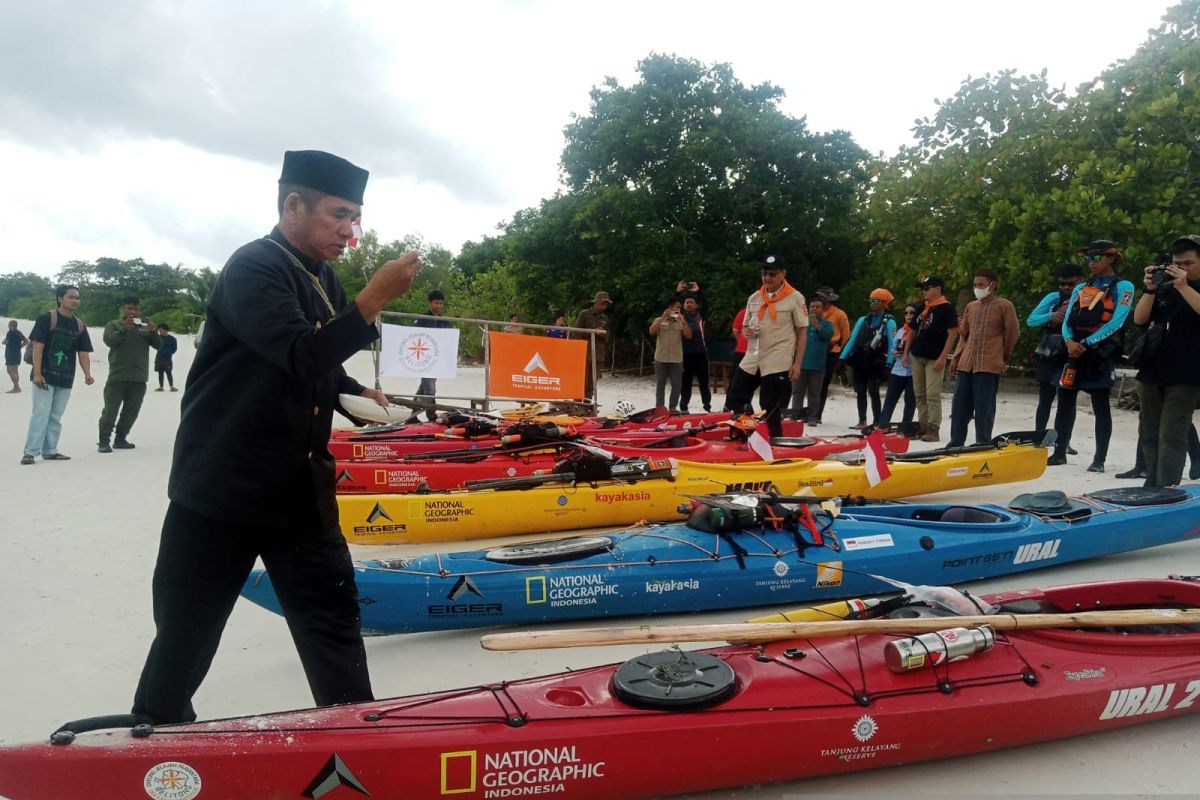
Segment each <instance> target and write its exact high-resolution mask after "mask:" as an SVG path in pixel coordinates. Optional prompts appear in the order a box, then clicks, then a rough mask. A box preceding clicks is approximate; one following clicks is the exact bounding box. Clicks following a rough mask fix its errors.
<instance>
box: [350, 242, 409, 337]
mask: <svg viewBox="0 0 1200 800" xmlns="http://www.w3.org/2000/svg"><path fill="white" fill-rule="evenodd" d="M420 271H421V256H420V254H419V253H418V252H417V251H416V250H412V251H410V252H408V253H405V254H404V255H402V256H400V257H399V258H397V259H393V260H392V261H388V262H385V263H384V264H383V266H381V267H380V268H379V269H378V270H376V271H375V274H374V275H372V276H371V279H370V280H369V281H367V285H366V286H364V287H363V290H362V291H361V292H359V293H358V297H356V298H354V304H355V305H357V306H358V310H359V312H360V313H361V314H362V315H363V319H365V320H366V321H367V322H374V321H375V318H376V317H378V316H379V312H380V311H382V310H383V307H384V306H385V305H387V304H388V303H389V302H391V301H392V300H394V299H395V298H397V297H399V296H401V295H403V294H406V293H407V292H408V290H409V289H411V288H412V285H413V280H414V279H415V278H416V277H417V273H418V272H420Z"/></svg>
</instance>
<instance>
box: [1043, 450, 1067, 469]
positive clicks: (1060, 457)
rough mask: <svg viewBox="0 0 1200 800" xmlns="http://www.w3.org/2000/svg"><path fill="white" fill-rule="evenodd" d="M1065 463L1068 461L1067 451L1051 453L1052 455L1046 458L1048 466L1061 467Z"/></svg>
mask: <svg viewBox="0 0 1200 800" xmlns="http://www.w3.org/2000/svg"><path fill="white" fill-rule="evenodd" d="M1065 463H1067V454H1066V453H1051V454H1050V457H1049V458H1047V459H1046V466H1048V467H1061V466H1062V465H1063V464H1065Z"/></svg>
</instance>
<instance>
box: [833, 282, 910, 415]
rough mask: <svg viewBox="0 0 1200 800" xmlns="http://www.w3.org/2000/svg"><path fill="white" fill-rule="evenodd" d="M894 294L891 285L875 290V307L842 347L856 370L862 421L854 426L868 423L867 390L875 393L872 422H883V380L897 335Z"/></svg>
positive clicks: (856, 323)
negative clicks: (892, 310) (881, 396)
mask: <svg viewBox="0 0 1200 800" xmlns="http://www.w3.org/2000/svg"><path fill="white" fill-rule="evenodd" d="M894 299H895V298H894V296H893V295H892V293H891V292H889V291H888V290H887V289H882V288H880V289H875V290H873V291H872V292H871V296H870V304H871V311H870V312H869V313H867V314H864V315H863V316H861V317H859V318H858V321H857V322H855V323H854V330H852V331H851V332H850V338H849V339H847V340H846V346H845V347H843V348H842V355H841V360H842V361H845V362H846V363H848V364H849V365H850V367H851V369H853V370H854V394H855V396H856V397H857V399H858V424H857V425H851V426H850V427H851V428H856V429H858V430H862V429H863V428H865V427H867V394H868V393H869V394H870V396H871V422H872V424H877V423H878V422H879V411H880V405H881V404H880V401H879V384H880V383H881V382H882V381H885V380H887V374H888V370H890V369H891V367H892V338H893V337H895V335H896V320H895V319H893V318H892V315H891V314H889V313H888V306H889V305H891V302H892V300H894Z"/></svg>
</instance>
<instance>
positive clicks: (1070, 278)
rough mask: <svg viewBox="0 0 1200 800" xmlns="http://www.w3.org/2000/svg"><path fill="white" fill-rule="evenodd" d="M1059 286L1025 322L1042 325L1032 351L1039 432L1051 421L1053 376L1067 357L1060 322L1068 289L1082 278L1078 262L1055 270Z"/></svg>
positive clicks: (1064, 315)
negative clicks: (1035, 346)
mask: <svg viewBox="0 0 1200 800" xmlns="http://www.w3.org/2000/svg"><path fill="white" fill-rule="evenodd" d="M1057 274H1058V289H1056V290H1055V291H1053V292H1049V293H1048V294H1047V295H1046V296H1045V297H1043V298H1042V300H1041V302H1040V303H1038V304H1037V307H1036V308H1034V309H1033V311H1031V312H1030V314H1029V318H1028V319H1027V320H1025V324H1026V325H1028V326H1029V327H1031V328H1036V327H1039V326H1041V325H1045V326H1046V328H1045V330H1044V331H1043V333H1042V339H1041V341H1040V342H1038V346H1037V350H1035V351H1034V362H1033V364H1034V377H1035V378H1036V379H1037V384H1038V404H1037V413H1036V414H1035V415H1034V427H1035V428H1036V430H1037V432H1038V433H1039V434H1044V433H1045V432H1046V427H1047V425H1048V424H1049V422H1050V408H1051V406H1053V405H1054V396H1055V394H1057V393H1058V383H1057V380H1056V378H1057V377H1058V373H1059V371H1060V370H1061V369H1062V365H1063V363H1064V362H1066V360H1067V346H1066V344H1065V343H1064V342H1063V336H1062V325H1063V320H1064V319H1065V318H1066V316H1067V301H1068V300H1070V299H1071V292H1072V291H1073V290H1074V289H1075V286H1076V285H1077V284H1078V283H1079V282H1080V281H1081V280H1083V270H1082V269H1080V267H1079V265H1078V264H1063V265H1062V266H1060V267H1059V268H1058V270H1057Z"/></svg>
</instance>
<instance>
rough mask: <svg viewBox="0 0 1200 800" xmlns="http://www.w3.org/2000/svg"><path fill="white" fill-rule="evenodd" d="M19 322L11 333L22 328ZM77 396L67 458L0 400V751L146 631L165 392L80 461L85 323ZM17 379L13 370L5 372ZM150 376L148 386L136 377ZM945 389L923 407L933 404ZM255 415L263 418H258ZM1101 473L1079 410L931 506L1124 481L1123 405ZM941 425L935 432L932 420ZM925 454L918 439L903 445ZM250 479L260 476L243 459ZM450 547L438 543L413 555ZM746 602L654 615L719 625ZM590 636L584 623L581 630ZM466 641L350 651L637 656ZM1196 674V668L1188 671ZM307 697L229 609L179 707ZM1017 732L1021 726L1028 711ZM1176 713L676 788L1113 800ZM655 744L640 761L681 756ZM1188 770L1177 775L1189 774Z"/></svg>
mask: <svg viewBox="0 0 1200 800" xmlns="http://www.w3.org/2000/svg"><path fill="white" fill-rule="evenodd" d="M29 328H30V325H29V324H28V323H23V324H22V330H24V331H25V332H26V333H28V330H29ZM92 337H93V341H94V343H95V345H96V348H97V352H96V353H94V354H93V363H94V374H95V377H96V384H95V385H94V386H90V387H89V386H85V385H83V381H82V378H80V379H79V380H78V381H77V384H76V387H75V389H74V391H73V393H72V397H71V401H70V405H69V407H68V409H67V412H66V416H65V419H64V432H63V437H62V441H61V443H60V448H61V451H62V452H64V453H66V454H68V455H70V456H71V460H70V461H61V462H43V461H41V460H40V459H39V460H38V462H37V463H36V464H35V465H33V466H21V465H20V464H19V463H18V461H19V459H20V456H21V448H22V443H23V442H24V438H25V432H26V426H27V424H28V420H29V409H30V393H31V392H32V391H34V389H33V388H32V387H31V386H30V385H29V382H28V378H27V377H26V376H25V375H23V377H22V384H23V386H24V392H23V393H22V394H16V395H7V394H6V395H0V403H2V404H3V406H2V407H3V415H4V417H5V419H6V422H5V424H4V425H3V430H2V431H0V437H2V438H0V453H4V454H5V457H4V458H2V459H0V485H2V486H3V493H2V495H0V496H2V497H3V507H4V515H5V517H6V519H7V524H6V526H5V533H4V537H3V538H4V541H5V548H4V557H3V559H0V608H3V614H2V615H0V643H2V647H3V653H4V658H3V659H0V685H3V686H5V687H7V689H6V690H5V692H4V700H3V705H2V708H3V713H0V741H3V742H5V743H13V742H19V741H28V740H37V739H42V738H44V737H46V736H47V735H48V734H49V733H50V732H51V731H52V730H54V728H55V727H56V726H57V725H58V724H59V723H61V722H63V721H65V720H68V719H75V718H79V717H85V716H91V715H97V714H107V713H121V712H125V711H128V710H129V706H130V702H131V698H132V695H133V690H134V686H135V684H136V682H137V678H138V673H139V671H140V669H141V666H142V661H143V659H144V657H145V655H146V650H147V647H148V646H149V644H150V640H151V637H152V635H153V623H152V619H151V605H150V579H151V573H152V570H153V566H154V560H155V555H156V553H157V547H158V536H159V530H160V526H161V523H162V518H163V514H164V511H165V509H166V507H167V496H166V483H167V474H168V471H169V469H170V461H171V449H172V444H173V440H174V434H175V428H176V425H177V422H178V418H179V402H180V399H181V398H182V397H183V393H182V391H181V392H179V393H174V394H172V393H169V392H163V393H157V392H154V391H153V384H152V387H151V391H150V392H148V393H147V395H146V400H145V404H144V406H143V408H142V412H141V417H140V418H139V420H138V422H137V425H136V426H135V427H134V429H133V431H132V432H131V434H130V437H129V438H130V440H131V441H133V442H135V443H136V445H137V449H136V450H131V451H118V452H114V453H111V454H99V453H97V452H96V438H97V431H96V428H97V420H98V418H99V414H100V408H101V405H102V403H101V389H102V386H103V383H104V380H105V377H106V374H107V366H106V359H105V353H104V346H103V343H102V342H101V337H100V331H99V330H93V331H92ZM179 338H180V348H179V354H178V356H177V359H176V368H175V371H176V375H177V384H179V385H180V386H182V384H183V383H184V381H185V379H186V374H187V370H188V367H189V365H190V363H191V359H192V356H193V353H194V351H193V348H192V345H191V342H190V340H189V339H188V338H187V337H185V336H181V337H179ZM347 368H348V369H349V370H350V372H351V373H352V374H354V375H355V376H356V377H357V378H358V379H359V380H361V381H363V382H364V383H368V382H369V381H370V379H371V375H372V368H371V362H370V359H369V357H368V356H367V355H366V354H360V355H358V356H356V357H355V358H354V359H353V360H352V361H351V362H350V363H349V364H348V365H347ZM22 372H23V373H26V375H27V368H23V369H22ZM151 379H152V381H153V379H154V376H153V373H152V374H151ZM414 386H415V381H412V382H405V381H386V380H385V382H384V388H385V390H388V391H394V392H411V391H412V390H413V388H414ZM481 388H482V372H481V370H478V369H466V370H463V371H462V373H461V375H460V377H459V378H458V379H456V380H453V381H450V380H443V381H439V389H440V391H441V393H442V394H444V395H474V394H479V393H480V390H481ZM600 399H601V402H602V410H608V409H611V408H612V406H613V404H614V403H615V402H616V401H617V400H620V399H628V400H631V401H633V403H634V405H635V406H637V407H638V408H645V407H648V406H650V405H653V403H652V399H653V383H652V377H650V376H647V377H645V378H641V379H639V378H617V379H605V380H603V381H602V382H601V386H600ZM949 399H950V398H949V395H948V394H947V395H945V397H944V398H943V407H944V409H945V411H946V412H948V411H949ZM1035 403H1036V396H1035V395H1034V394H1032V393H1030V392H1021V391H1014V390H1009V389H1006V390H1005V391H1004V392H1003V393H1002V396H1001V398H1000V402H999V408H998V417H997V421H996V426H995V430H996V432H997V433H1000V432H1003V431H1006V430H1027V429H1030V428H1032V427H1033V415H1034V406H1035ZM265 411H266V412H267V413H269V409H268V410H265ZM854 417H855V409H854V401H853V396H852V395H851V394H849V393H848V392H846V391H845V390H836V391H835V394H834V396H832V397H831V398H830V402H829V406H828V408H827V410H826V413H825V415H824V418H825V421H826V422H825V424H824V425H823V426H821V427H820V428H817V429H814V430H813V431H811V432H812V433H814V434H833V433H842V432H845V431H847V430H848V428H847V426H848V425H849V423H851V422H853V421H854ZM1113 417H1114V434H1113V440H1112V447H1111V451H1110V455H1109V459H1108V473H1107V474H1104V475H1095V474H1089V473H1087V472H1085V470H1084V467H1086V466H1087V464H1088V463H1090V461H1091V455H1092V446H1093V443H1092V424H1093V418H1092V415H1091V412H1090V409H1089V408H1088V404H1087V402H1086V400H1084V401H1082V402H1080V409H1079V417H1078V423H1077V428H1076V434H1075V437H1074V438H1075V446H1076V447H1077V449H1078V450H1079V451H1080V455H1078V456H1076V457H1073V458H1072V459H1071V461H1072V463H1071V464H1070V465H1068V466H1066V467H1053V468H1050V469H1049V470H1048V471H1047V473H1046V475H1045V476H1044V477H1043V478H1042V479H1040V480H1038V481H1034V482H1030V483H1029V484H1024V485H1021V484H1015V485H1002V486H994V487H983V488H979V489H976V490H973V491H963V492H957V493H950V494H944V495H938V496H937V497H938V499H947V500H953V501H956V502H967V503H974V502H1007V501H1009V500H1011V499H1012V498H1013V497H1014V496H1016V495H1017V494H1020V493H1022V492H1026V491H1036V490H1044V489H1062V490H1064V491H1066V492H1068V493H1079V492H1083V491H1088V490H1093V489H1098V488H1102V487H1110V486H1121V485H1123V486H1130V485H1133V484H1134V482H1132V481H1119V480H1117V479H1115V478H1114V477H1113V474H1114V473H1116V472H1120V471H1122V470H1124V469H1127V468H1128V467H1129V466H1130V465H1131V463H1132V459H1133V449H1134V445H1135V441H1136V422H1137V415H1136V413H1133V412H1129V411H1124V410H1119V409H1115V410H1114V412H1113ZM943 431H945V427H944V428H943ZM917 446H918V447H929V445H920V444H918V445H917ZM261 466H262V469H264V470H266V469H270V468H271V465H270V464H263V465H261ZM435 549H463V548H462V547H460V546H456V545H449V546H446V545H443V546H440V547H438V546H428V545H427V546H425V547H424V548H423V549H422V550H421V552H428V551H430V550H435ZM353 550H354V554H355V556H356V557H364V558H365V557H394V556H397V555H401V554H404V553H412V552H417V550H416V549H415V547H413V548H405V547H400V546H396V547H373V548H367V547H356V548H353ZM1171 573H1174V574H1192V575H1196V574H1200V542H1185V543H1181V544H1176V545H1171V546H1167V547H1161V548H1157V549H1154V550H1147V551H1142V552H1135V553H1131V554H1128V555H1123V556H1115V557H1111V558H1106V559H1102V560H1098V561H1093V562H1087V563H1082V564H1078V565H1069V566H1060V567H1054V568H1050V569H1043V570H1041V571H1038V572H1035V573H1030V574H1025V575H1021V576H1016V577H1010V578H1004V579H1000V580H995V581H988V582H985V583H980V584H975V585H972V586H971V587H969V588H970V589H971V590H972V591H975V592H980V591H987V590H996V589H1001V588H1020V587H1023V586H1037V585H1053V584H1061V583H1070V582H1078V581H1088V580H1098V579H1109V578H1126V577H1163V576H1166V575H1167V574H1171ZM751 615H752V613H751V612H749V611H746V610H741V611H732V612H725V613H708V614H701V615H695V616H690V617H665V618H661V620H660V621H662V622H671V621H681V620H686V621H688V622H701V621H711V622H717V621H737V620H741V619H745V618H746V617H748V616H751ZM597 624H599V623H597ZM481 632H482V631H455V632H449V633H428V634H413V635H407V636H392V637H382V638H372V639H369V640H368V641H367V649H368V654H369V658H370V667H371V674H372V679H373V683H374V688H375V693H376V695H377V696H378V697H381V698H382V697H388V696H395V695H403V694H411V693H416V692H424V691H428V690H433V689H445V688H453V687H457V686H467V685H472V684H478V683H483V682H489V681H496V680H500V679H503V678H516V677H523V676H530V675H537V674H541V673H545V672H553V671H558V670H562V669H564V668H569V667H581V666H585V665H592V664H599V663H606V662H616V661H623V660H625V659H627V658H629V657H631V656H633V655H636V654H637V653H639V652H643V651H644V649H645V648H642V649H641V650H639V649H638V648H634V647H609V648H586V649H578V650H547V651H540V652H539V651H529V652H521V653H495V652H488V651H484V650H482V649H481V648H480V647H479V644H478V636H479V634H480V633H481ZM1197 670H1198V671H1200V664H1198V665H1197ZM309 704H311V696H310V695H309V692H308V688H307V684H306V682H305V680H304V675H303V673H302V671H301V669H300V664H299V660H298V658H297V657H296V654H295V650H294V649H293V647H292V643H291V639H290V637H289V635H288V632H287V629H286V627H285V624H284V621H283V619H282V618H280V617H278V616H275V615H273V614H270V613H268V612H267V611H264V610H262V609H260V608H258V607H256V606H253V605H251V604H250V603H249V602H246V601H241V602H239V603H238V605H237V608H236V609H235V611H234V613H233V616H232V618H231V619H230V622H229V626H228V628H227V629H226V632H225V637H224V640H223V642H222V644H221V648H220V651H219V652H218V654H217V657H216V661H215V663H214V664H213V668H212V671H211V672H210V674H209V676H208V678H207V680H206V681H205V682H204V684H203V686H202V687H201V689H200V691H199V693H198V695H197V696H196V698H195V705H196V708H197V710H198V711H199V713H200V714H201V716H202V717H225V716H233V715H240V714H254V713H259V712H268V711H275V710H283V709H290V708H297V707H303V706H306V705H309ZM1029 724H1030V725H1031V726H1037V725H1038V724H1039V720H1037V719H1034V718H1031V719H1030V720H1029ZM1197 748H1200V737H1198V736H1197V721H1196V719H1195V718H1190V719H1189V718H1181V719H1174V720H1167V721H1162V722H1154V723H1151V724H1147V725H1143V726H1138V727H1134V728H1129V729H1123V730H1117V731H1112V732H1107V733H1103V734H1095V735H1090V736H1085V737H1080V738H1076V739H1072V740H1066V741H1059V742H1051V743H1047V744H1042V745H1036V746H1031V747H1026V748H1022V749H1014V750H1005V751H998V752H995V753H989V754H984V755H978V756H972V757H964V758H959V759H954V760H952V761H934V762H927V763H923V764H916V765H913V766H906V767H898V768H889V769H885V770H866V771H863V772H859V773H855V774H850V775H843V776H838V777H830V778H823V779H817V780H808V781H802V782H796V783H791V784H785V785H775V786H765V787H749V788H744V789H738V790H722V791H713V792H709V793H704V794H698V795H691V797H693V798H709V799H713V800H715V798H766V799H769V798H785V797H796V796H800V795H801V794H833V793H838V794H841V795H846V794H851V795H853V794H862V795H879V796H885V795H886V796H893V797H894V796H906V795H917V794H921V795H928V794H946V795H951V794H953V795H977V794H978V795H1026V794H1100V795H1104V794H1113V795H1138V796H1146V795H1155V794H1177V795H1188V794H1191V795H1194V794H1195V793H1196V792H1197V786H1198V785H1200V782H1198V781H1197V779H1196V774H1195V769H1196V766H1195V765H1196V761H1195V759H1196V758H1197V755H1198V754H1197ZM687 757H688V754H687V753H678V752H672V750H671V748H670V746H669V743H665V744H664V747H663V748H662V750H661V751H659V753H657V754H655V755H654V756H652V757H649V756H648V761H647V763H646V766H645V769H646V770H653V769H654V763H653V760H652V759H653V758H687ZM1189 776H1191V777H1189Z"/></svg>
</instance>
